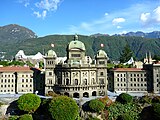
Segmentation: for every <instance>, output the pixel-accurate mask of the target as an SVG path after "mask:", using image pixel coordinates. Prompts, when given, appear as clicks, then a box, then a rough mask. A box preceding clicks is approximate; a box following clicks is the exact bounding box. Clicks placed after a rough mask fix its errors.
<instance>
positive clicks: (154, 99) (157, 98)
mask: <svg viewBox="0 0 160 120" xmlns="http://www.w3.org/2000/svg"><path fill="white" fill-rule="evenodd" d="M152 103H160V96H155V97H154V98H153V99H152Z"/></svg>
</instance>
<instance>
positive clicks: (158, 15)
mask: <svg viewBox="0 0 160 120" xmlns="http://www.w3.org/2000/svg"><path fill="white" fill-rule="evenodd" d="M153 19H155V21H157V22H160V6H158V7H157V8H156V9H154V10H153Z"/></svg>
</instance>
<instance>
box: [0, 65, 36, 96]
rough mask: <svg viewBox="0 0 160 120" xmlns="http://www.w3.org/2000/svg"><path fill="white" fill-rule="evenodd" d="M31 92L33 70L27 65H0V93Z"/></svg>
mask: <svg viewBox="0 0 160 120" xmlns="http://www.w3.org/2000/svg"><path fill="white" fill-rule="evenodd" d="M7 93H8V94H15V93H16V94H23V93H33V71H32V70H30V68H29V67H15V66H12V67H0V94H7Z"/></svg>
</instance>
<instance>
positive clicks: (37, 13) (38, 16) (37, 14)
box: [33, 11, 42, 18]
mask: <svg viewBox="0 0 160 120" xmlns="http://www.w3.org/2000/svg"><path fill="white" fill-rule="evenodd" d="M33 14H34V15H36V17H37V18H41V17H42V15H41V14H40V13H39V12H36V11H34V12H33Z"/></svg>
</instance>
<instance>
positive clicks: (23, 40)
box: [0, 24, 160, 60]
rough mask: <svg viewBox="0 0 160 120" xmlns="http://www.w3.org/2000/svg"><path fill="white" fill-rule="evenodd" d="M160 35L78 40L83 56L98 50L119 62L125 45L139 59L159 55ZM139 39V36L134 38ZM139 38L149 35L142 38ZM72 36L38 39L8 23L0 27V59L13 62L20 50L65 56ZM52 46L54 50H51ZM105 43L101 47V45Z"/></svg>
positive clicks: (132, 35) (82, 38)
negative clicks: (84, 49) (103, 51)
mask: <svg viewBox="0 0 160 120" xmlns="http://www.w3.org/2000/svg"><path fill="white" fill-rule="evenodd" d="M158 34H159V32H158V31H154V32H151V33H143V32H136V33H134V32H130V33H128V34H125V35H113V36H109V35H107V34H100V33H99V34H95V35H91V36H84V35H78V37H79V40H80V41H82V42H83V43H84V44H85V47H86V55H89V56H91V57H94V55H95V54H96V52H97V50H99V49H103V50H105V51H106V53H107V54H108V56H109V58H110V59H111V60H119V58H120V56H121V54H122V51H123V49H124V47H125V46H126V44H128V45H129V46H130V48H131V50H132V51H133V53H134V56H135V57H136V58H137V59H138V60H140V59H142V58H144V57H145V54H146V52H149V51H150V52H151V53H152V56H153V55H158V56H160V52H159V50H160V39H157V36H158ZM137 36H140V37H137ZM142 36H150V37H152V38H145V37H142ZM73 37H74V35H49V36H45V37H40V38H37V36H36V35H35V33H34V32H33V31H31V30H29V29H27V28H25V27H22V26H19V25H15V24H11V25H7V26H3V27H0V42H1V44H0V58H1V56H5V58H7V59H12V58H13V57H14V56H15V55H16V53H17V52H18V51H19V50H24V52H25V54H26V55H34V54H36V53H37V52H41V53H43V54H45V53H46V52H47V51H48V50H49V49H53V50H54V51H55V52H56V53H57V56H60V57H62V56H66V48H67V45H68V43H69V42H70V41H72V40H73ZM51 44H54V47H51ZM101 44H104V47H103V48H102V47H101V46H100V45H101Z"/></svg>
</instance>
